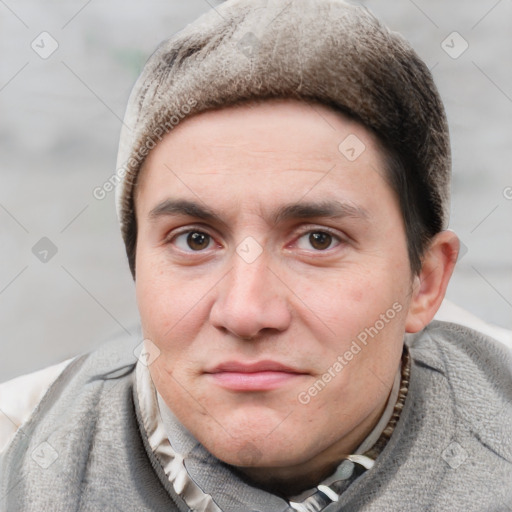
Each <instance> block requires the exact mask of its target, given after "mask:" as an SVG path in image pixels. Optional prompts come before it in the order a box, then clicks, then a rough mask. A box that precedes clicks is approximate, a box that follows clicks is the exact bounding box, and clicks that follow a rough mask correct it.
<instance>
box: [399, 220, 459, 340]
mask: <svg viewBox="0 0 512 512" xmlns="http://www.w3.org/2000/svg"><path fill="white" fill-rule="evenodd" d="M459 247H460V242H459V239H458V237H457V235H456V234H455V233H454V232H453V231H449V230H446V231H442V232H440V233H438V234H437V235H436V236H435V237H434V238H433V239H432V242H431V243H430V246H429V247H428V249H427V250H426V251H425V254H424V256H423V260H422V266H421V271H420V273H419V275H417V276H415V277H414V282H413V284H412V288H411V289H412V291H411V302H410V305H409V311H408V313H407V319H406V324H405V330H406V332H410V333H413V332H418V331H420V330H421V329H423V328H424V327H425V326H426V325H428V324H429V323H430V321H431V320H432V319H433V318H434V315H435V314H436V312H437V310H438V309H439V307H440V305H441V302H442V301H443V299H444V296H445V293H446V289H447V287H448V283H449V281H450V278H451V276H452V273H453V269H454V267H455V263H456V262H457V256H458V254H459Z"/></svg>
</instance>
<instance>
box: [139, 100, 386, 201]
mask: <svg viewBox="0 0 512 512" xmlns="http://www.w3.org/2000/svg"><path fill="white" fill-rule="evenodd" d="M384 160H385V159H384V156H383V151H382V149H381V146H380V144H379V141H378V140H377V139H376V137H375V136H374V135H373V134H372V133H371V132H370V131H368V130H367V129H366V128H365V127H364V126H362V125H361V124H360V123H358V122H356V121H354V120H352V119H350V118H348V117H347V116H345V115H343V114H342V113H340V112H337V111H335V110H333V109H332V108H330V107H327V106H325V105H322V104H318V103H306V102H302V101H297V100H293V99H272V100H265V101H258V102H248V103H244V104H241V105H236V106H230V107H227V108H222V109H218V110H210V111H206V112H203V113H200V114H196V115H194V116H192V117H190V118H188V119H185V120H184V121H182V122H181V123H180V124H179V125H178V126H176V127H175V128H174V129H173V130H172V131H171V132H170V133H168V134H167V135H166V136H165V137H164V138H163V139H162V141H161V142H159V143H158V144H157V146H156V147H155V148H154V149H153V150H152V151H151V152H150V153H149V155H148V157H147V158H146V161H145V162H144V165H143V168H142V170H141V173H140V176H139V178H138V184H137V193H136V194H135V200H136V203H137V201H138V200H139V198H138V196H140V194H141V191H144V195H145V196H148V195H149V196H155V197H154V199H155V200H157V199H158V197H156V196H162V197H163V196H165V189H166V188H169V187H171V186H172V188H173V192H176V191H177V190H180V194H181V195H184V196H189V197H190V198H192V196H194V195H195V196H199V197H202V196H208V194H209V192H211V191H212V188H215V187H217V189H218V186H219V183H222V188H223V192H224V195H223V194H221V195H220V196H219V194H216V196H215V197H213V198H212V199H214V200H220V199H222V198H224V199H226V198H227V199H229V197H230V192H233V193H234V192H235V191H236V192H238V193H239V192H241V191H242V189H245V190H244V194H245V197H246V198H248V197H249V196H251V197H253V198H254V197H255V196H256V197H257V198H258V200H262V199H265V198H267V199H268V200H271V199H275V198H276V196H278V195H279V193H281V194H282V195H285V196H287V197H288V199H292V198H293V199H299V197H298V196H301V195H303V194H304V193H306V192H307V190H311V193H312V192H313V190H312V189H313V188H314V189H315V191H317V190H322V189H323V192H326V191H327V190H328V191H329V192H330V193H333V192H334V188H335V187H333V185H334V184H336V186H337V185H339V184H341V183H343V185H344V188H348V189H351V188H352V189H353V188H354V185H357V184H359V186H361V184H362V182H365V184H364V186H365V187H366V188H367V190H368V192H372V189H374V188H375V187H379V186H380V187H387V184H386V182H385V180H383V178H385V172H384V167H385V161H384ZM320 182H322V183H320ZM187 185H188V186H187ZM235 189H236V190H235ZM168 192H169V190H167V193H168ZM217 192H218V190H217ZM373 193H375V190H373ZM310 197H311V194H310ZM197 198H198V197H195V198H194V199H197ZM348 199H349V200H350V198H348Z"/></svg>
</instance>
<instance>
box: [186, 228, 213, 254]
mask: <svg viewBox="0 0 512 512" xmlns="http://www.w3.org/2000/svg"><path fill="white" fill-rule="evenodd" d="M209 242H210V237H209V235H207V234H206V233H201V232H200V231H192V232H191V233H189V234H188V236H187V244H188V246H189V247H190V248H191V249H192V250H194V251H200V250H201V249H205V248H206V247H208V244H209Z"/></svg>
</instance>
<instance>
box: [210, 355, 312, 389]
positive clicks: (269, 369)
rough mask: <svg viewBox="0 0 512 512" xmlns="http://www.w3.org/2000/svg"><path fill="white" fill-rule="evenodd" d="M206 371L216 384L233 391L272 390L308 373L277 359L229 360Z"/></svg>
mask: <svg viewBox="0 0 512 512" xmlns="http://www.w3.org/2000/svg"><path fill="white" fill-rule="evenodd" d="M205 373H206V375H207V376H208V378H210V379H211V380H212V381H213V382H214V383H215V384H217V385H219V386H221V387H223V388H226V389H229V390H231V391H271V390H273V389H277V388H279V387H281V386H284V385H286V384H289V383H291V382H292V381H293V380H295V379H297V378H299V377H301V376H304V375H306V374H305V373H304V372H301V371H299V370H297V369H294V368H291V367H289V366H286V365H283V364H281V363H278V362H276V361H258V362H254V363H243V362H238V361H227V362H224V363H221V364H219V365H217V366H216V367H214V368H213V369H211V370H208V371H206V372H205Z"/></svg>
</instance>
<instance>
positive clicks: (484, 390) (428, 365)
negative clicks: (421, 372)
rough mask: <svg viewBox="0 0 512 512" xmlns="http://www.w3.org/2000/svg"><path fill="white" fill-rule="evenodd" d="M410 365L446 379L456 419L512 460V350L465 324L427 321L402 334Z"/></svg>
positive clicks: (486, 443) (497, 451) (482, 440)
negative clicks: (413, 331)
mask: <svg viewBox="0 0 512 512" xmlns="http://www.w3.org/2000/svg"><path fill="white" fill-rule="evenodd" d="M406 342H407V344H408V345H409V347H410V351H411V356H412V359H413V361H414V363H415V364H416V365H419V366H421V367H423V368H424V369H426V370H427V371H433V372H437V373H439V374H442V375H443V376H444V378H446V380H447V383H448V386H449V389H450V395H451V400H452V403H453V406H454V408H455V409H456V411H457V415H458V416H459V418H460V419H461V420H462V421H463V422H464V423H465V424H466V425H468V426H469V428H470V429H471V430H472V432H473V433H474V434H475V435H476V436H477V438H478V439H480V441H481V442H482V443H483V444H485V445H486V446H488V447H490V448H491V449H492V450H494V451H495V452H496V453H498V454H499V455H500V456H501V457H503V458H504V459H506V460H508V461H509V462H512V441H511V439H512V350H511V349H510V348H509V347H507V346H506V345H504V344H503V343H500V342H498V341H497V340H495V339H493V338H491V337H490V336H487V335H485V334H482V333H481V332H478V331H475V330H473V329H471V328H469V327H466V326H463V325H460V324H455V323H448V322H441V321H433V322H431V323H430V324H429V325H428V326H427V327H426V328H425V329H423V331H421V332H420V333H417V334H415V335H407V341H406Z"/></svg>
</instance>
